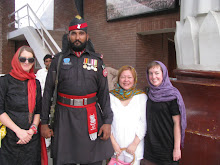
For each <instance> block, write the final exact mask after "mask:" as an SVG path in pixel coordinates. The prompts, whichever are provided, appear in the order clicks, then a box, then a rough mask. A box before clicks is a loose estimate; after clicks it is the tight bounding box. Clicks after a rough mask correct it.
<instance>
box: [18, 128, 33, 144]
mask: <svg viewBox="0 0 220 165" xmlns="http://www.w3.org/2000/svg"><path fill="white" fill-rule="evenodd" d="M29 133H30V131H29V130H24V129H20V130H19V131H17V132H16V135H17V137H18V138H19V139H20V140H19V141H18V142H17V144H27V143H28V142H29V141H30V140H31V139H32V135H31V134H29Z"/></svg>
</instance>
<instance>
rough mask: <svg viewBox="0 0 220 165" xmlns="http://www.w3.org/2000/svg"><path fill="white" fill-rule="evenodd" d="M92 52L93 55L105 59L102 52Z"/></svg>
mask: <svg viewBox="0 0 220 165" xmlns="http://www.w3.org/2000/svg"><path fill="white" fill-rule="evenodd" d="M90 54H91V55H92V56H95V57H98V58H99V59H101V60H103V55H102V54H99V53H95V52H90Z"/></svg>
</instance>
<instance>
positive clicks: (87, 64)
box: [83, 58, 98, 72]
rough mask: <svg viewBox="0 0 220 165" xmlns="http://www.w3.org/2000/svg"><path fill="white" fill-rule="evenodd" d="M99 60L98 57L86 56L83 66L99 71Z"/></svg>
mask: <svg viewBox="0 0 220 165" xmlns="http://www.w3.org/2000/svg"><path fill="white" fill-rule="evenodd" d="M97 66H98V61H97V60H96V59H89V58H84V61H83V68H84V69H87V70H93V71H95V72H96V71H97V70H98V69H97Z"/></svg>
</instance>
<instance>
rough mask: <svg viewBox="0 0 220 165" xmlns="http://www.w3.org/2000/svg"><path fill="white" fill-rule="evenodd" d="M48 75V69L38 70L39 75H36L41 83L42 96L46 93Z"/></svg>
mask: <svg viewBox="0 0 220 165" xmlns="http://www.w3.org/2000/svg"><path fill="white" fill-rule="evenodd" d="M47 73H48V70H47V69H46V68H42V69H40V70H38V71H37V73H36V79H38V80H39V81H40V86H41V91H42V92H41V93H42V96H43V93H44V86H45V81H46V77H47Z"/></svg>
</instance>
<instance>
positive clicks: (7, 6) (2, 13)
mask: <svg viewBox="0 0 220 165" xmlns="http://www.w3.org/2000/svg"><path fill="white" fill-rule="evenodd" d="M14 6H15V2H14V0H7V1H0V20H1V22H0V36H1V39H0V60H1V61H0V63H1V65H0V73H8V72H9V71H10V69H11V66H10V64H11V59H12V57H13V55H14V53H15V44H14V42H12V41H8V40H7V32H8V31H10V30H12V29H13V27H12V28H9V27H8V23H9V22H10V21H13V19H14V18H11V20H9V19H8V14H10V13H12V12H13V11H14Z"/></svg>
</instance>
